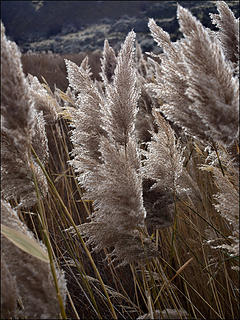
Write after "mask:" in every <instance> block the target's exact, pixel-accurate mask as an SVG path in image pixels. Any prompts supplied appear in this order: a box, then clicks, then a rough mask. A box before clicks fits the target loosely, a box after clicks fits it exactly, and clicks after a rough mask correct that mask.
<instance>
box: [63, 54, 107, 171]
mask: <svg viewBox="0 0 240 320" xmlns="http://www.w3.org/2000/svg"><path fill="white" fill-rule="evenodd" d="M66 66H67V72H68V79H69V85H70V86H71V87H72V88H73V89H74V90H75V95H76V100H75V108H71V109H69V111H70V114H71V119H72V123H71V126H72V127H73V130H72V136H71V141H72V143H73V146H74V149H73V151H72V156H73V157H74V158H73V160H72V161H71V164H72V165H73V166H74V168H75V170H76V172H83V161H82V159H83V158H84V159H85V160H86V159H89V161H88V166H87V167H86V164H87V162H86V161H85V170H86V171H88V170H91V169H92V164H91V163H92V162H91V161H92V160H96V161H97V162H99V161H100V158H99V157H100V153H99V150H98V149H99V141H100V136H101V135H105V131H104V130H103V129H102V119H101V114H100V105H101V104H102V103H103V98H102V95H101V94H100V92H99V90H98V88H97V86H96V84H95V83H94V82H93V80H92V79H91V71H90V67H89V65H88V60H87V57H86V58H85V59H84V60H83V61H82V64H81V66H80V67H78V66H77V65H76V64H75V63H73V62H71V61H68V60H66ZM72 94H74V93H72Z"/></svg>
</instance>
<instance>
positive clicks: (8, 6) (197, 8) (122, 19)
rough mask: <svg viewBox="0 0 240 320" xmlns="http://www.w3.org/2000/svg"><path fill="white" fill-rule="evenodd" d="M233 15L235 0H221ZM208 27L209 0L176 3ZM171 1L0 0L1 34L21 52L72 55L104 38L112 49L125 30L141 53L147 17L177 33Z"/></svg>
mask: <svg viewBox="0 0 240 320" xmlns="http://www.w3.org/2000/svg"><path fill="white" fill-rule="evenodd" d="M226 2H227V3H228V4H229V6H230V7H231V9H232V10H233V11H234V13H235V16H239V1H226ZM178 3H179V4H181V5H182V6H183V7H185V8H188V9H190V10H191V12H192V13H193V14H194V15H195V16H197V17H198V19H199V20H200V21H201V22H202V23H203V24H204V25H205V26H208V27H211V28H212V25H211V21H210V18H209V12H213V13H214V12H216V5H215V1H178ZM176 8H177V1H2V21H3V23H4V25H5V27H6V31H7V34H8V36H9V37H10V38H12V39H13V40H14V41H16V42H17V44H18V45H19V47H20V48H21V50H22V51H23V52H26V51H28V50H32V51H49V50H50V51H52V52H54V53H61V54H63V53H78V52H81V51H94V50H98V49H99V50H102V48H103V43H104V39H108V40H109V42H110V44H111V46H113V47H114V49H116V50H118V49H119V46H120V44H121V43H122V42H123V40H124V39H125V37H126V35H127V33H128V32H129V31H130V30H132V29H133V30H134V31H135V32H136V34H137V41H138V42H139V43H140V45H141V47H142V49H143V51H153V52H154V51H155V52H157V51H158V50H159V49H157V47H156V45H155V44H154V41H153V39H152V37H151V36H150V33H149V29H148V26H147V24H148V18H154V19H155V20H156V22H157V23H158V24H159V25H160V26H161V27H162V28H163V29H164V30H166V31H167V32H168V33H170V35H171V38H172V40H176V39H177V38H179V37H180V34H179V31H178V22H177V19H176Z"/></svg>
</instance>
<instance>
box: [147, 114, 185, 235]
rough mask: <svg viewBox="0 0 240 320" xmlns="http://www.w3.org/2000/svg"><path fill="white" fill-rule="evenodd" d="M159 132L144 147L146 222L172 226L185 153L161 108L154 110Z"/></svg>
mask: <svg viewBox="0 0 240 320" xmlns="http://www.w3.org/2000/svg"><path fill="white" fill-rule="evenodd" d="M153 115H154V118H155V121H156V124H157V126H158V132H157V133H155V132H152V140H151V142H150V143H148V144H147V146H148V149H147V151H144V150H143V151H142V154H143V156H145V159H144V160H143V167H142V172H143V178H144V179H143V199H144V206H145V208H146V210H147V216H146V224H147V227H148V230H149V231H150V232H151V233H152V231H153V230H154V229H157V228H163V227H166V226H169V225H171V224H172V222H173V218H174V194H176V193H177V191H178V180H179V178H180V176H181V172H182V166H183V160H184V158H183V155H182V151H181V149H180V144H179V141H176V138H175V135H174V131H173V129H172V128H171V127H170V125H169V124H168V123H167V121H166V120H164V118H163V117H162V116H161V115H160V113H158V112H157V111H154V112H153Z"/></svg>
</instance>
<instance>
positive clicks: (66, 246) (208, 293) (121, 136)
mask: <svg viewBox="0 0 240 320" xmlns="http://www.w3.org/2000/svg"><path fill="white" fill-rule="evenodd" d="M218 10H219V16H214V17H213V22H215V23H217V24H218V26H219V28H220V31H219V33H217V34H214V33H212V32H210V31H209V30H207V29H205V28H204V27H203V26H202V25H201V24H200V22H199V21H197V20H196V19H195V18H194V17H193V16H192V15H191V13H190V12H189V11H187V10H186V9H184V8H182V7H180V6H179V7H178V18H179V22H180V30H181V31H182V32H183V34H184V38H183V39H181V40H179V42H177V43H171V42H170V37H169V36H168V35H167V34H166V33H165V32H164V31H163V30H162V29H160V28H159V27H157V25H156V23H155V22H154V21H153V20H150V23H149V26H150V30H151V32H152V35H153V37H154V38H155V40H157V42H158V44H160V46H162V48H163V51H164V52H163V54H160V55H158V56H150V57H148V58H147V59H145V58H144V57H143V55H142V53H141V50H140V48H139V47H137V51H136V56H135V49H134V38H135V35H134V32H131V33H129V34H128V36H127V38H126V40H125V42H124V44H123V46H122V48H121V50H120V52H119V53H118V54H116V53H115V52H114V51H113V49H112V48H111V47H110V45H109V43H108V42H107V41H106V42H105V46H104V51H103V58H102V59H101V61H99V64H98V70H101V74H100V78H97V79H96V77H95V76H94V77H93V75H92V72H91V68H90V66H89V63H88V59H87V58H85V59H83V60H81V63H79V64H75V63H74V62H72V61H70V60H67V61H66V64H67V71H68V80H69V84H70V85H69V87H68V88H67V89H66V88H65V89H62V90H60V89H61V88H60V89H56V90H55V91H54V88H50V87H49V86H48V84H47V81H46V82H44V83H43V84H41V83H40V82H39V80H40V79H41V78H39V80H37V79H36V78H34V77H32V76H31V75H29V76H28V77H27V79H26V78H25V77H24V76H23V73H22V71H19V72H20V73H18V74H20V78H17V79H20V80H21V81H19V82H18V84H19V88H20V87H21V86H20V85H22V87H21V88H22V89H23V90H20V91H19V88H17V89H18V91H17V93H18V95H19V94H20V92H21V93H22V94H23V98H22V99H23V100H22V101H23V104H21V105H19V104H18V101H16V98H15V95H11V92H9V91H6V90H5V96H4V97H7V98H9V99H10V100H11V105H14V107H15V108H13V109H11V108H10V103H7V102H8V101H10V100H9V99H5V98H4V99H3V100H2V104H3V118H4V122H3V124H4V126H3V128H5V129H4V130H5V131H6V132H7V134H8V135H5V136H4V137H9V139H10V138H11V137H12V139H11V140H9V141H10V142H11V143H8V144H7V142H5V141H8V140H6V139H5V140H4V143H5V145H6V146H7V147H8V149H7V147H5V149H6V150H7V151H9V152H10V151H11V155H12V154H15V155H17V157H16V156H15V159H14V158H13V157H12V159H11V162H8V159H10V158H11V157H10V156H9V157H6V156H3V157H2V160H3V168H4V169H5V173H4V179H6V180H5V181H7V179H10V178H11V179H12V175H11V172H10V170H6V168H7V166H9V165H12V163H13V164H14V174H18V175H19V170H20V172H22V171H23V172H29V174H28V175H27V177H28V180H24V179H26V176H24V175H20V178H21V183H22V184H21V185H24V184H27V183H28V184H30V186H31V189H28V190H31V193H30V195H31V202H27V201H24V199H26V197H27V195H29V193H27V192H26V193H22V191H23V190H26V189H23V190H21V188H16V189H12V192H8V193H6V192H5V193H4V192H3V195H2V196H3V200H2V203H3V207H4V212H5V215H4V220H2V223H3V224H4V225H6V224H7V223H9V221H12V220H11V219H12V218H10V217H11V215H12V217H14V219H15V220H16V221H17V225H19V226H21V230H22V232H23V233H24V232H25V231H26V230H28V229H27V228H29V229H31V230H32V232H33V234H34V240H33V241H38V240H36V239H39V240H42V241H43V242H44V243H45V246H44V248H45V249H44V250H45V253H46V255H47V258H48V259H49V261H50V264H45V265H44V264H43V263H44V262H41V263H40V261H39V260H36V258H34V257H33V256H32V255H31V254H30V253H26V252H24V251H23V250H22V249H20V248H19V247H17V246H15V245H14V244H12V243H11V250H9V253H10V252H17V254H18V256H20V257H21V258H23V257H26V259H27V260H28V261H30V262H31V263H30V262H29V264H28V266H29V267H28V268H27V269H26V268H24V267H23V266H19V268H20V267H21V268H22V269H21V270H20V271H19V272H18V271H16V268H15V269H14V268H13V266H14V263H15V262H14V261H13V260H14V259H13V255H10V257H9V256H8V255H7V254H8V250H7V248H8V246H9V245H10V244H9V242H8V241H9V240H8V239H5V238H4V241H3V251H4V252H5V253H4V260H3V262H2V270H3V271H2V277H3V282H2V283H3V290H2V292H6V290H5V288H6V286H9V290H11V293H12V295H11V297H12V300H6V296H5V295H4V294H3V295H2V298H3V299H2V301H3V303H2V305H1V313H2V314H1V316H2V317H8V318H10V317H13V316H15V317H16V313H15V310H16V308H17V309H18V313H17V316H18V314H21V315H22V314H23V316H24V310H25V316H28V317H29V318H44V317H45V316H44V313H43V312H42V314H40V313H41V311H40V312H38V314H36V313H35V314H34V312H37V311H36V308H35V310H32V304H28V301H27V298H28V297H29V295H30V296H31V299H33V300H31V301H35V300H34V299H37V298H38V297H39V300H38V301H39V303H38V306H39V309H38V310H42V309H44V308H45V307H46V308H45V309H44V310H48V311H49V310H50V311H49V312H52V313H54V317H58V318H60V313H61V317H62V318H74V319H81V318H88V319H95V318H98V319H106V318H115V319H136V318H138V319H146V318H148V319H149V318H151V319H155V318H157V319H168V318H175V319H186V318H191V319H199V318H201V319H235V318H239V314H240V313H239V306H238V299H239V288H238V283H239V275H238V272H237V270H239V254H238V241H239V240H238V230H237V227H236V225H237V224H238V187H239V186H238V170H237V166H238V156H239V151H238V148H237V147H236V144H235V142H236V138H237V135H238V126H237V125H236V123H237V113H236V110H237V105H236V102H237V91H238V82H237V81H236V65H237V61H235V58H234V57H235V55H234V54H235V52H236V49H235V48H236V47H237V45H236V43H235V42H234V43H233V42H231V41H227V39H228V38H229V37H230V36H231V39H237V38H236V37H235V36H233V33H232V31H234V30H235V31H236V30H237V29H236V28H235V27H234V28H232V24H229V25H228V23H227V22H228V21H232V22H234V26H235V25H236V24H237V22H236V21H235V20H234V19H235V18H234V17H233V15H232V14H231V12H229V9H228V7H227V6H226V4H225V3H224V2H219V3H218ZM228 27H229V28H230V29H228ZM192 30H194V32H192ZM230 31H231V32H230ZM235 31H234V32H235ZM2 32H3V33H2V37H4V31H2ZM236 32H237V31H236ZM210 40H211V41H210ZM219 40H220V41H219ZM236 41H237V40H236ZM199 43H201V48H202V49H203V48H205V49H206V51H204V52H202V51H201V50H197V48H198V45H199ZM8 45H9V43H8ZM231 45H234V48H231V47H229V46H231ZM10 48H11V50H13V49H14V50H15V52H17V51H16V47H15V46H14V45H10ZM214 48H215V49H216V50H213V49H214ZM188 49H189V50H188ZM9 50H10V49H9ZM7 52H9V51H8V50H7ZM6 54H7V53H6ZM206 55H207V58H208V59H209V61H212V62H214V63H212V64H211V65H208V66H209V68H205V66H206V65H205V64H204V63H203V61H202V59H203V57H206ZM8 59H12V60H11V61H13V62H12V63H16V64H17V65H18V68H20V69H19V70H21V67H20V59H19V54H17V55H16V54H15V55H12V57H11V55H9V56H8ZM214 59H215V60H214ZM213 60H214V61H213ZM16 61H17V62H16ZM209 61H208V62H209ZM3 63H4V61H3ZM3 66H4V65H3ZM3 70H5V73H3V81H5V83H3V88H5V89H6V88H7V87H6V85H5V84H6V83H8V82H7V81H10V82H11V81H12V80H11V79H15V78H14V72H13V74H11V73H9V70H8V69H6V68H5V69H4V68H3ZM13 70H14V68H13ZM199 74H201V75H202V78H200V77H199ZM37 75H38V76H39V74H37ZM206 79H208V80H209V81H207V80H206ZM210 80H211V81H210ZM206 83H208V86H206ZM4 86H5V87H4ZM215 89H216V90H215ZM230 93H233V94H230ZM24 94H25V95H24ZM29 101H32V103H29ZM211 103H212V106H213V108H212V109H210V107H207V106H210V104H211ZM21 107H22V108H23V109H22V110H23V111H24V114H25V115H26V117H24V119H23V121H22V122H21V121H17V120H14V117H13V116H11V110H13V111H14V112H15V110H16V112H15V113H14V115H15V114H16V115H17V114H19V112H20V110H21V109H20V108H21ZM219 108H220V111H221V112H219ZM23 111H22V112H23ZM33 111H34V112H33ZM216 113H219V114H220V113H223V114H224V115H225V117H224V116H223V117H217V118H216V119H214V117H213V114H216ZM230 113H231V117H232V118H231V119H233V121H232V122H231V123H228V121H227V115H229V114H230ZM37 114H40V115H41V116H39V118H38V117H36V115H37ZM29 115H31V116H29ZM20 116H21V114H19V117H20ZM145 117H147V120H146V119H145V122H144V121H143V120H144V118H145ZM164 117H165V119H164ZM15 118H16V117H15ZM30 120H31V121H30ZM196 120H197V122H195V121H196ZM143 123H147V127H148V128H149V129H150V132H148V133H146V130H142V128H141V126H143ZM13 126H14V130H15V131H14V132H18V136H17V137H22V141H25V142H24V145H23V146H21V145H20V143H19V141H18V139H17V138H16V139H13V134H12V131H11V130H13ZM6 129H7V130H6ZM183 129H184V130H183ZM210 129H211V130H210ZM218 129H219V130H218ZM5 131H4V132H5ZM228 133H229V134H228ZM42 137H44V138H42ZM40 145H41V146H44V148H45V149H44V148H42V149H41V147H40ZM13 147H14V148H13ZM23 147H24V148H25V149H23ZM43 149H44V150H47V153H45V152H44V150H43ZM20 150H23V152H22V153H21V152H20ZM26 150H27V151H26ZM14 152H15V153H14ZM3 155H6V152H5V153H4V154H3ZM23 157H25V158H27V159H28V162H26V163H24V161H23ZM25 158H24V159H25ZM18 159H19V160H18ZM14 160H17V161H18V163H21V167H20V168H18V166H17V165H16V163H14ZM9 168H10V167H9ZM35 168H38V170H37V171H36V169H35ZM21 170H22V171H21ZM13 178H14V176H13ZM11 179H10V180H11ZM43 179H44V181H45V185H46V186H47V188H46V189H45V190H46V191H45V192H42V191H41V190H42V189H41V188H42V184H41V181H43ZM10 180H9V181H10ZM5 185H6V188H7V183H5ZM6 188H5V189H4V190H7V189H6ZM22 194H23V195H24V196H23V195H22ZM43 195H44V196H43ZM10 196H11V197H10ZM7 202H10V204H11V206H10V204H8V203H7ZM20 203H21V206H19V204H20ZM13 207H17V212H16V210H14V209H13ZM15 226H16V224H15ZM2 237H4V236H2ZM32 238H33V236H32ZM46 248H47V250H46ZM10 258H11V259H12V260H11V259H10ZM116 260H117V264H116ZM36 263H38V264H39V266H41V268H40V269H41V270H42V268H44V267H45V268H46V266H47V272H45V276H44V275H43V273H44V272H41V273H39V272H38V273H37V280H36V282H34V283H33V284H32V286H31V287H28V286H27V285H26V283H24V282H23V281H21V280H19V279H21V277H22V276H24V275H25V274H27V276H28V277H30V276H31V275H32V274H34V272H35V271H34V270H35V265H36ZM59 268H60V269H61V270H64V272H65V278H66V280H67V289H66V288H65V293H63V291H61V287H64V286H62V285H63V283H64V281H63V278H61V276H59V274H58V272H59V271H57V270H59ZM9 270H10V271H11V272H9ZM14 270H15V271H14ZM14 272H16V274H15V277H14ZM46 274H49V277H50V278H51V279H52V281H51V282H48V279H49V278H48V277H47V276H46ZM60 274H61V272H60ZM27 276H26V277H27ZM7 280H9V281H7ZM46 282H47V284H46V286H45V285H43V290H42V291H40V293H39V292H36V288H37V289H39V283H46ZM48 286H50V287H51V289H49V290H45V289H46V288H48ZM44 288H45V289H44ZM38 291H39V290H38ZM38 294H39V295H40V296H38ZM65 294H66V304H64V297H65ZM49 296H51V299H48V297H49ZM46 299H48V300H47V301H46ZM49 300H50V301H49ZM19 306H21V308H22V310H20V313H19V309H21V308H20V307H19ZM34 307H35V304H34ZM41 308H42V309H41ZM49 308H50V309H49ZM56 314H57V315H56ZM51 316H52V314H51ZM45 318H46V317H45Z"/></svg>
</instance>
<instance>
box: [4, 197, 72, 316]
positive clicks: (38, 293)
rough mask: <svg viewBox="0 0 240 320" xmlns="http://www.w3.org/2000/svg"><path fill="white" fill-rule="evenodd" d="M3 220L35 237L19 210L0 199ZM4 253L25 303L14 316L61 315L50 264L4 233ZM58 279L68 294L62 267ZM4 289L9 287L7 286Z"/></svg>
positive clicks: (8, 224) (17, 291)
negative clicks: (18, 244)
mask: <svg viewBox="0 0 240 320" xmlns="http://www.w3.org/2000/svg"><path fill="white" fill-rule="evenodd" d="M1 223H2V224H3V225H5V226H7V227H10V228H12V229H14V230H17V231H20V232H22V233H23V234H24V235H26V236H27V237H29V238H30V239H32V240H34V241H36V240H35V238H34V235H33V234H32V232H31V231H29V230H28V228H27V227H26V226H25V224H23V223H22V222H21V221H20V219H19V218H18V215H17V213H16V211H15V210H13V209H12V208H11V207H10V205H9V204H8V203H7V202H6V201H4V200H2V201H1ZM40 245H41V247H42V249H43V250H44V251H46V248H45V246H44V245H43V244H42V243H40ZM1 253H2V257H3V259H4V261H5V263H6V267H7V270H8V272H9V275H10V276H11V277H13V278H14V279H15V286H16V293H17V297H18V298H20V299H21V300H22V302H23V306H24V309H23V310H15V314H14V317H26V318H30V319H57V318H59V313H60V309H59V304H58V299H57V296H56V289H55V285H54V281H53V278H52V274H51V269H50V265H49V264H48V263H46V262H44V261H41V260H39V259H37V258H36V257H33V256H32V255H30V254H28V253H26V252H24V251H23V250H21V249H20V248H18V247H17V246H15V244H13V243H12V242H10V241H9V240H8V239H7V238H6V237H5V236H3V235H1ZM19 261H21V263H19ZM26 279H27V281H26ZM58 279H59V288H60V294H61V295H62V297H63V298H65V296H66V281H65V279H64V274H63V273H62V271H58ZM1 292H2V293H3V292H9V291H8V288H7V287H5V288H4V290H2V291H1ZM15 305H16V302H15Z"/></svg>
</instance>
